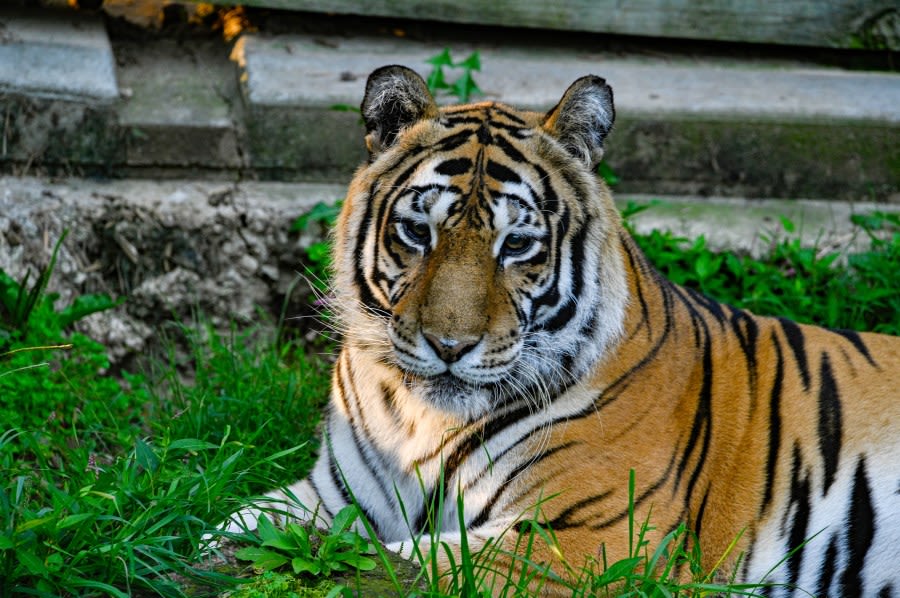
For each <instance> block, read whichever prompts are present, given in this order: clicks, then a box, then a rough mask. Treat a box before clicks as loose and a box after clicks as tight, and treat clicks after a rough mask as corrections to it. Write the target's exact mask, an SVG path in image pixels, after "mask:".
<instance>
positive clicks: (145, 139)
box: [116, 39, 244, 168]
mask: <svg viewBox="0 0 900 598" xmlns="http://www.w3.org/2000/svg"><path fill="white" fill-rule="evenodd" d="M222 50H223V47H222V44H221V43H219V42H217V41H210V40H197V41H195V42H193V43H190V44H187V45H184V44H179V43H178V42H176V41H174V40H165V39H163V40H158V41H156V42H155V43H154V44H153V52H152V53H148V52H146V44H145V43H141V42H134V43H120V44H118V45H117V47H116V58H117V61H118V64H119V65H120V66H119V68H118V74H119V84H120V86H121V88H122V94H123V96H125V99H124V101H123V103H122V107H121V109H120V111H119V126H120V127H121V128H122V129H123V131H124V132H125V135H124V139H125V146H126V157H125V162H126V164H127V165H128V166H169V167H191V166H200V167H206V168H237V167H241V166H244V160H243V157H242V155H241V149H240V145H241V144H240V141H239V137H240V135H241V127H240V124H239V123H238V122H237V120H236V118H235V116H234V115H233V114H232V103H233V100H235V99H236V97H237V96H236V89H237V87H236V86H237V79H236V73H235V70H234V67H233V65H232V64H231V63H230V62H229V60H228V56H227V54H225V53H224V52H223V51H222Z"/></svg>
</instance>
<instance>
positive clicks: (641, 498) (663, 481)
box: [554, 453, 675, 530]
mask: <svg viewBox="0 0 900 598" xmlns="http://www.w3.org/2000/svg"><path fill="white" fill-rule="evenodd" d="M674 469H675V454H674V453H673V454H672V458H671V459H669V464H668V465H667V466H666V470H665V471H664V472H663V474H662V476H661V477H660V478H659V479H658V480H656V481H655V482H654V483H653V485H651V486H650V487H649V488H647V490H645V491H644V492H643V493H642V494H640V495H639V496H637V497H635V499H634V510H637V508H638V507H639V506H641V504H642V503H643V502H644V501H646V500H647V499H649V498H650V497H651V496H653V495H655V494H656V491H657V490H659V489H660V488H662V487H663V485H664V484H666V483H667V482H668V481H669V478H671V477H672V471H673V470H674ZM628 512H629V509H628V508H625V509H623V510H622V511H621V512H620V513H619V514H618V515H615V516H613V517H611V518H609V519H607V520H606V521H603V522H602V523H597V524H594V525H591V526H590V528H591V529H593V530H600V529H603V528H606V527H610V526H611V525H615V524H616V523H618V522H619V521H622V520H623V519H625V518H626V517H627V516H628ZM554 529H555V528H554Z"/></svg>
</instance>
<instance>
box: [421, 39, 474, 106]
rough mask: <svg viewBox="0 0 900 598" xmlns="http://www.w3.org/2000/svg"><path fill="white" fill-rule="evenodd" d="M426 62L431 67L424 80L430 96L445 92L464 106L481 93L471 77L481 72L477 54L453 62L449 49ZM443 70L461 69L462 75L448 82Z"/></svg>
mask: <svg viewBox="0 0 900 598" xmlns="http://www.w3.org/2000/svg"><path fill="white" fill-rule="evenodd" d="M426 62H427V63H428V64H430V65H431V66H432V69H431V72H430V73H429V74H428V77H427V78H426V80H425V81H426V83H427V84H428V90H429V91H430V92H431V93H432V95H437V94H438V93H439V92H441V91H446V92H448V93H450V94H451V95H453V96H456V98H457V100H459V101H460V102H461V103H463V104H465V103H467V102H468V101H469V99H470V98H471V97H472V96H473V95H480V94H481V93H482V91H481V89H479V88H478V84H477V83H475V78H474V77H473V75H472V73H473V72H474V71H480V70H481V58H480V56H479V54H478V52H472V53H471V54H469V56H468V57H467V58H466V59H465V60H461V61H459V62H454V60H453V57H452V56H451V55H450V49H449V48H444V51H443V52H441V53H440V54H435V55H434V56H432V57H431V58H429V59H428V60H426ZM445 68H448V69H462V74H460V75H459V76H458V77H457V78H456V79H454V80H453V82H448V81H447V78H446V75H445V73H444V69H445Z"/></svg>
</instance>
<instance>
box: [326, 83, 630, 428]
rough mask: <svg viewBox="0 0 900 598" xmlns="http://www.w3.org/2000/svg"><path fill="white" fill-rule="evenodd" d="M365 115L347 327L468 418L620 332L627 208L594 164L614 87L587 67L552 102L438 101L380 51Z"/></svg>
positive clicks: (346, 263)
mask: <svg viewBox="0 0 900 598" xmlns="http://www.w3.org/2000/svg"><path fill="white" fill-rule="evenodd" d="M362 115H363V119H364V121H365V125H366V130H367V133H368V134H367V136H366V144H367V147H368V150H369V154H370V160H369V162H368V163H367V164H366V165H364V166H362V167H361V168H360V169H359V170H358V171H357V173H356V175H355V177H354V180H353V182H352V183H351V185H350V190H349V193H348V197H347V199H346V201H345V204H344V207H343V211H342V213H341V216H340V218H339V222H338V226H337V228H336V238H335V259H334V268H335V284H336V289H338V296H337V302H336V303H337V306H338V307H337V313H338V316H339V319H340V320H341V321H343V323H344V328H345V332H346V335H347V337H346V342H349V343H356V344H358V345H361V346H365V347H367V349H368V350H369V351H371V352H372V353H373V354H377V355H378V356H379V357H380V359H381V360H382V361H383V362H384V363H387V364H389V365H390V366H391V367H397V368H399V369H400V370H402V372H403V374H404V376H403V378H404V380H405V383H406V384H407V385H408V387H409V388H410V389H411V390H412V391H413V393H414V394H416V395H418V396H419V397H420V398H421V399H422V400H424V401H426V402H427V403H429V404H431V405H432V406H435V407H437V408H439V409H441V410H444V411H446V412H448V413H450V414H453V415H455V416H458V417H460V418H462V419H464V420H467V421H471V420H473V419H477V418H478V417H480V416H482V415H484V414H485V413H487V412H489V411H491V410H493V409H496V408H498V407H500V406H501V405H502V404H504V403H506V402H510V401H516V400H527V401H531V402H534V403H537V404H536V405H535V406H536V407H539V406H540V403H541V402H544V401H548V400H552V397H553V396H554V394H556V393H557V392H559V390H560V389H562V388H563V387H565V386H567V385H571V384H573V383H575V382H576V381H577V380H578V378H579V377H580V376H583V375H584V374H585V373H586V372H588V371H589V370H590V368H591V367H592V366H593V365H594V364H595V363H596V362H597V361H598V360H599V359H600V358H601V357H602V356H603V354H604V350H605V349H607V348H608V347H609V346H610V344H611V343H613V342H614V341H615V340H616V339H617V338H618V337H619V336H620V335H621V331H622V321H623V318H624V311H625V304H626V301H627V284H626V278H625V270H624V267H623V261H622V256H621V251H620V249H619V245H618V243H619V239H618V236H617V235H618V230H619V227H618V219H619V216H618V213H617V212H616V210H615V207H614V205H613V203H612V200H611V198H610V196H609V191H608V190H607V188H606V187H605V185H604V183H603V182H602V181H601V180H600V179H599V178H598V177H597V176H596V174H595V171H594V169H595V167H596V165H597V163H598V162H599V161H600V158H601V157H602V155H603V141H604V139H605V138H606V135H607V133H608V132H609V130H610V128H611V127H612V124H613V119H614V108H613V99H612V90H611V89H610V88H609V86H608V85H607V84H606V82H605V81H604V80H603V79H601V78H599V77H584V78H581V79H579V80H577V81H576V82H575V83H573V84H572V86H571V87H569V89H568V90H567V91H566V92H565V94H564V95H563V97H562V99H561V100H560V102H559V103H558V104H557V105H556V107H554V108H553V109H552V110H550V111H549V112H548V113H547V114H540V113H536V112H524V111H517V110H514V109H512V108H510V107H508V106H505V105H502V104H499V103H494V102H484V103H477V104H471V105H464V106H452V107H447V108H439V107H438V106H437V104H436V103H435V101H434V99H433V98H432V96H431V94H430V93H429V92H428V89H427V86H426V84H425V82H424V81H423V80H422V78H421V77H419V76H418V75H417V74H416V73H414V72H413V71H411V70H409V69H407V68H405V67H400V66H387V67H383V68H381V69H378V70H376V71H375V72H374V73H372V75H371V76H370V77H369V80H368V83H367V85H366V93H365V98H364V100H363V102H362Z"/></svg>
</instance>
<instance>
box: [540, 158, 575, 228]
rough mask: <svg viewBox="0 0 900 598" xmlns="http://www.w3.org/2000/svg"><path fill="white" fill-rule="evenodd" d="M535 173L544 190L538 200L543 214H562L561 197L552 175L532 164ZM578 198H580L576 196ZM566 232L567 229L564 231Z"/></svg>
mask: <svg viewBox="0 0 900 598" xmlns="http://www.w3.org/2000/svg"><path fill="white" fill-rule="evenodd" d="M532 167H533V168H534V171H535V172H536V173H537V176H538V180H540V181H541V183H542V184H543V189H542V190H541V194H540V197H539V198H538V199H539V201H538V204H539V206H538V207H540V209H541V211H542V212H547V213H550V214H557V213H558V214H560V216H562V215H563V213H562V212H561V211H560V208H559V206H560V203H559V196H558V195H557V194H556V189H554V188H553V184H552V180H551V177H550V175H549V174H548V173H547V171H546V170H544V169H543V168H541V167H540V166H538V165H537V164H532ZM576 197H578V196H576ZM563 230H565V229H563Z"/></svg>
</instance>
